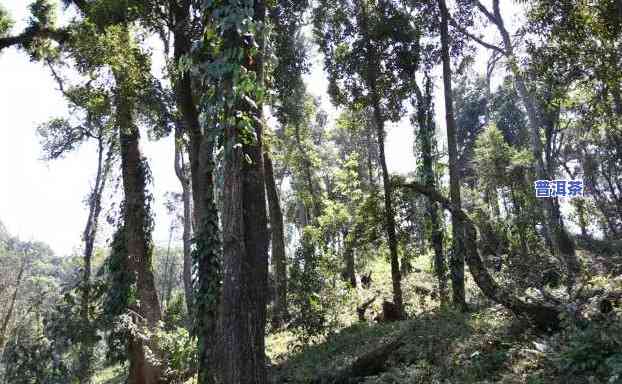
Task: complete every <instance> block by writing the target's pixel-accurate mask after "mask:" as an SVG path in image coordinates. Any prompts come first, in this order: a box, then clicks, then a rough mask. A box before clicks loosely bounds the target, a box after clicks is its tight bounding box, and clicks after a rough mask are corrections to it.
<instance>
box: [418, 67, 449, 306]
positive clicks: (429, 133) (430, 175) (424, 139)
mask: <svg viewBox="0 0 622 384" xmlns="http://www.w3.org/2000/svg"><path fill="white" fill-rule="evenodd" d="M414 89H415V94H416V96H417V124H418V125H419V134H418V135H417V138H418V139H419V143H420V146H421V157H422V159H423V161H422V163H423V182H424V184H425V185H427V186H429V187H430V188H436V186H435V184H436V182H435V179H436V178H435V175H434V168H433V164H432V138H433V137H434V120H433V118H432V114H433V112H434V111H433V110H432V93H431V91H432V84H431V81H430V78H429V77H428V76H427V75H426V84H425V96H424V94H423V93H422V92H421V90H420V88H419V86H418V85H417V83H416V81H415V82H414ZM427 211H428V215H429V216H430V232H431V234H432V236H431V243H432V248H433V249H434V271H435V273H436V278H437V280H438V290H439V297H440V301H441V305H445V304H447V302H448V300H447V276H446V274H447V267H446V265H445V255H444V254H443V230H442V229H441V227H440V225H439V217H438V206H437V204H436V203H435V202H434V201H433V200H432V199H430V198H428V204H427Z"/></svg>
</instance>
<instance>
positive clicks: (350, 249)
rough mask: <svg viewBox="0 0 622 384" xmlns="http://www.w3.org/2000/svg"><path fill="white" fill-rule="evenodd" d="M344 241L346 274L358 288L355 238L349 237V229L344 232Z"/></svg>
mask: <svg viewBox="0 0 622 384" xmlns="http://www.w3.org/2000/svg"><path fill="white" fill-rule="evenodd" d="M343 239H344V240H343V242H344V250H343V256H344V262H345V265H346V270H345V272H346V273H345V275H346V278H347V279H348V281H349V282H350V285H351V286H352V288H356V271H355V270H354V244H353V242H354V241H353V240H349V239H348V231H347V230H346V231H344V233H343Z"/></svg>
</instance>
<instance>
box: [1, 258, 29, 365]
mask: <svg viewBox="0 0 622 384" xmlns="http://www.w3.org/2000/svg"><path fill="white" fill-rule="evenodd" d="M25 270H26V255H25V254H24V260H23V261H22V265H21V266H20V268H19V272H18V273H17V279H16V280H15V291H13V296H12V297H11V303H10V304H9V308H8V310H7V312H6V314H5V316H4V319H2V325H1V326H0V351H4V344H5V343H6V334H7V330H8V329H9V321H10V320H11V317H13V311H14V309H15V302H16V301H17V293H18V291H19V286H20V284H21V283H22V277H23V276H24V271H25ZM0 356H2V355H0Z"/></svg>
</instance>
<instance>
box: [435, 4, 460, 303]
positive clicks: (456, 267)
mask: <svg viewBox="0 0 622 384" xmlns="http://www.w3.org/2000/svg"><path fill="white" fill-rule="evenodd" d="M438 5H439V8H440V12H441V57H442V61H443V89H444V94H445V121H446V125H447V151H448V153H449V195H450V198H451V202H452V203H453V204H454V205H455V206H456V207H460V206H461V205H462V204H461V198H460V173H459V169H458V151H457V146H456V120H455V119H454V107H453V91H452V89H451V61H450V56H449V44H450V42H449V27H448V20H449V12H448V10H447V4H446V2H445V0H439V2H438ZM463 238H464V225H463V223H462V222H461V221H460V217H458V216H455V215H452V241H453V252H452V254H451V258H450V263H449V267H450V271H451V281H452V292H453V297H452V299H453V304H454V306H455V307H456V308H459V309H460V310H462V311H466V310H467V305H466V298H465V292H464V244H463Z"/></svg>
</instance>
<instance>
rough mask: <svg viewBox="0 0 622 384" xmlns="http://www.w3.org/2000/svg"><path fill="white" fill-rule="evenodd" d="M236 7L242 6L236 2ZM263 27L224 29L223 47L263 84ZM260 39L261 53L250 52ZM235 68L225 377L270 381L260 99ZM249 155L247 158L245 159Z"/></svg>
mask: <svg viewBox="0 0 622 384" xmlns="http://www.w3.org/2000/svg"><path fill="white" fill-rule="evenodd" d="M253 5H254V7H253V15H254V17H253V21H254V22H255V23H257V24H256V25H257V26H262V25H263V20H264V18H265V4H264V3H263V1H261V0H256V1H255V2H254V4H253ZM231 8H232V9H231V11H232V12H240V11H242V9H240V6H239V5H237V4H232V7H231ZM263 33H264V31H263V30H262V29H261V28H259V30H258V31H257V32H256V35H255V37H256V41H254V42H253V41H248V39H247V41H244V39H243V37H242V36H241V35H240V34H239V32H238V31H237V30H236V29H235V28H234V27H233V26H228V28H227V29H226V30H225V31H224V33H223V36H224V37H223V38H224V49H225V51H226V50H227V49H231V50H235V49H240V48H242V49H243V50H244V56H245V59H244V63H243V65H244V67H246V68H247V69H248V70H249V71H250V72H255V73H256V74H257V77H256V79H257V84H256V86H258V87H260V86H262V85H263V84H262V83H263V57H262V49H263V48H264V47H263V45H264V41H263V36H262V35H263ZM253 43H257V45H258V46H259V53H258V54H257V55H256V56H255V57H252V56H251V52H250V50H251V46H252V44H253ZM233 86H234V83H233V79H232V73H228V74H227V76H226V77H225V79H224V82H223V91H224V92H225V99H229V100H231V99H233V100H235V99H237V100H236V102H235V103H234V104H233V108H230V107H226V108H225V113H224V116H225V121H226V122H227V123H226V125H225V137H224V145H225V164H224V167H225V180H224V191H223V195H224V197H225V199H224V204H223V216H222V217H223V263H224V278H223V306H222V308H223V318H222V326H223V328H222V337H223V355H222V356H223V358H222V362H223V381H224V382H225V383H231V384H264V383H266V382H267V372H266V357H265V324H266V288H267V278H268V252H267V251H268V242H269V241H268V228H267V215H266V195H265V183H264V171H263V167H264V165H263V156H262V149H263V148H262V128H263V127H262V125H263V122H262V119H261V110H262V105H261V103H257V105H253V103H250V102H248V100H240V99H239V98H236V97H235V95H234V92H233ZM238 112H243V113H246V114H248V115H250V116H251V117H252V120H253V129H254V131H255V138H254V139H253V140H252V141H253V142H248V141H247V142H242V140H241V138H240V135H241V132H240V130H241V127H240V126H238V124H240V122H239V121H237V119H236V118H235V116H236V114H237V113H238ZM245 159H246V160H245Z"/></svg>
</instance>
